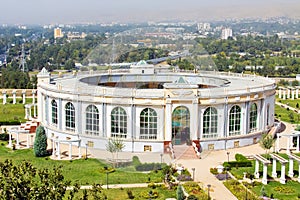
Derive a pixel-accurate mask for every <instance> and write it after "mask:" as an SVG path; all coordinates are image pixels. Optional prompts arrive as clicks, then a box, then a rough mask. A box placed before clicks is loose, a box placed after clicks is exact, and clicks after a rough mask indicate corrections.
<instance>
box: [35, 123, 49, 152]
mask: <svg viewBox="0 0 300 200" xmlns="http://www.w3.org/2000/svg"><path fill="white" fill-rule="evenodd" d="M34 154H35V156H36V157H43V156H47V155H48V152H47V136H46V132H45V129H44V127H43V126H39V127H37V129H36V135H35V140H34Z"/></svg>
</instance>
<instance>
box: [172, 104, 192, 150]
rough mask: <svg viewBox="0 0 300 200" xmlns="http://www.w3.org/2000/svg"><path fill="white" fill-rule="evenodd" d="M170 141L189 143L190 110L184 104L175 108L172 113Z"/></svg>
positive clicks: (176, 143) (175, 143) (177, 143)
mask: <svg viewBox="0 0 300 200" xmlns="http://www.w3.org/2000/svg"><path fill="white" fill-rule="evenodd" d="M172 143H173V145H181V144H185V143H186V144H189V143H190V112H189V110H188V108H187V107H185V106H179V107H177V108H175V110H174V111H173V113H172Z"/></svg>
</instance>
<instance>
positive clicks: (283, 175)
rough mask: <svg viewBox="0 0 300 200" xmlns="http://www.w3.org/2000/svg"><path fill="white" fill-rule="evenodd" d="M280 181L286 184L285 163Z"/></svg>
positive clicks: (282, 165)
mask: <svg viewBox="0 0 300 200" xmlns="http://www.w3.org/2000/svg"><path fill="white" fill-rule="evenodd" d="M280 183H281V184H285V163H284V164H283V163H281V176H280Z"/></svg>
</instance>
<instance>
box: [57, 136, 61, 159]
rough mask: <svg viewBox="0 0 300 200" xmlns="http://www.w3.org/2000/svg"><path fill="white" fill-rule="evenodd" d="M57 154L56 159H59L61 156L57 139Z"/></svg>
mask: <svg viewBox="0 0 300 200" xmlns="http://www.w3.org/2000/svg"><path fill="white" fill-rule="evenodd" d="M57 154H58V160H60V159H61V157H60V142H59V141H58V142H57Z"/></svg>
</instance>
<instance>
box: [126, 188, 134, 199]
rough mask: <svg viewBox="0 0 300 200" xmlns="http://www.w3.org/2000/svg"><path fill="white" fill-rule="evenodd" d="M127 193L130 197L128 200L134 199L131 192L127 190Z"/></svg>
mask: <svg viewBox="0 0 300 200" xmlns="http://www.w3.org/2000/svg"><path fill="white" fill-rule="evenodd" d="M126 192H127V195H128V199H134V196H133V194H132V191H131V190H127V191H126Z"/></svg>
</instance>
